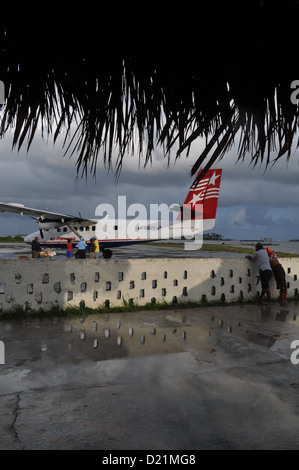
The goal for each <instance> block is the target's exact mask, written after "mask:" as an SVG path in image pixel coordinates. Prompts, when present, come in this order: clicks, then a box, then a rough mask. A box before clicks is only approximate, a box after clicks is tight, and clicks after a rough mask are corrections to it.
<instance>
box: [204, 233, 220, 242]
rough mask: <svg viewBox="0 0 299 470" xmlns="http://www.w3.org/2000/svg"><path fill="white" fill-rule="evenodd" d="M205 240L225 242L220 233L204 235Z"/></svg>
mask: <svg viewBox="0 0 299 470" xmlns="http://www.w3.org/2000/svg"><path fill="white" fill-rule="evenodd" d="M203 239H204V240H223V237H222V235H220V234H219V233H215V232H212V233H204V234H203Z"/></svg>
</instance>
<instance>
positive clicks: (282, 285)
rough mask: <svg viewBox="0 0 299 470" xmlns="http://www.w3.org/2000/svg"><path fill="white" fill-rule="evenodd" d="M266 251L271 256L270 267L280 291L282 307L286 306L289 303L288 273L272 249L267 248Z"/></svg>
mask: <svg viewBox="0 0 299 470" xmlns="http://www.w3.org/2000/svg"><path fill="white" fill-rule="evenodd" d="M266 251H267V253H268V256H269V260H270V266H271V268H272V271H273V274H274V278H275V282H276V289H279V290H280V298H279V300H280V303H281V305H285V304H286V303H287V292H288V289H287V283H286V273H285V270H284V268H283V266H282V265H281V264H280V262H279V260H278V257H277V255H276V254H275V253H274V252H273V251H272V250H271V249H270V248H266Z"/></svg>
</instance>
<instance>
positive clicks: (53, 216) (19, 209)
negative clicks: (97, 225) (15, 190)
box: [0, 202, 90, 224]
mask: <svg viewBox="0 0 299 470" xmlns="http://www.w3.org/2000/svg"><path fill="white" fill-rule="evenodd" d="M0 212H14V213H15V214H20V215H28V216H29V217H33V218H37V219H38V220H39V221H40V222H58V223H61V224H65V223H66V222H89V221H90V219H83V218H82V217H75V216H73V215H68V214H60V213H58V212H49V211H44V210H40V209H33V208H31V207H25V206H24V205H23V204H18V203H14V202H12V203H6V204H5V203H3V202H0Z"/></svg>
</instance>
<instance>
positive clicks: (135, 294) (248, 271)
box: [0, 258, 299, 311]
mask: <svg viewBox="0 0 299 470" xmlns="http://www.w3.org/2000/svg"><path fill="white" fill-rule="evenodd" d="M281 262H282V264H283V267H284V269H285V272H286V279H287V282H288V296H290V297H293V296H294V295H296V294H297V292H298V289H299V279H297V278H298V276H299V259H298V258H283V259H282V260H281ZM256 276H257V270H256V265H255V263H254V262H252V261H250V260H247V259H245V258H244V259H243V258H231V259H228V258H226V259H223V258H209V259H207V258H201V259H198V258H196V259H192V258H166V259H158V258H152V259H151V258H145V259H126V260H125V259H120V260H117V259H109V260H105V259H100V260H89V259H86V260H76V259H74V260H71V261H67V260H64V259H37V260H34V259H12V260H0V310H1V311H8V310H10V309H11V308H12V307H15V306H17V305H20V306H22V307H23V308H24V307H25V306H26V305H28V306H30V307H31V308H33V309H34V310H38V309H39V308H43V309H45V310H47V309H50V308H51V307H52V306H53V305H57V306H59V307H65V306H66V305H68V304H70V305H76V306H78V305H79V303H80V301H82V300H84V301H85V305H86V306H88V307H92V308H96V307H97V306H99V305H103V304H104V303H105V302H106V301H109V304H110V306H111V307H114V306H119V305H122V304H123V299H124V300H125V301H126V302H131V301H132V302H134V303H135V304H139V305H144V304H145V303H147V302H150V301H151V300H152V299H153V298H154V299H156V301H162V300H165V301H166V302H167V303H172V302H173V301H174V300H175V299H176V300H177V301H178V302H181V301H190V300H196V301H201V300H203V299H205V300H207V301H220V300H222V301H227V302H230V301H234V300H237V299H238V298H240V295H243V299H244V300H249V299H254V298H256V295H257V292H260V291H261V284H260V283H259V284H258V285H256ZM271 291H272V296H273V298H274V299H275V298H277V297H278V295H279V291H278V290H277V289H276V286H275V281H274V278H273V279H272V280H271Z"/></svg>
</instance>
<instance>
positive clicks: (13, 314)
mask: <svg viewBox="0 0 299 470" xmlns="http://www.w3.org/2000/svg"><path fill="white" fill-rule="evenodd" d="M298 297H299V296H294V297H292V298H291V297H288V302H292V301H298ZM256 303H257V299H256V298H251V299H244V298H243V297H238V298H236V299H235V300H234V301H231V302H226V301H224V302H223V301H221V300H215V301H206V300H202V301H182V302H177V303H167V302H166V301H155V302H148V303H147V304H145V305H138V303H135V302H126V301H125V300H123V304H122V305H121V306H118V307H110V306H109V301H106V302H104V303H103V304H102V305H99V306H98V307H97V308H91V307H86V305H85V302H84V301H81V302H80V305H79V306H76V305H68V306H67V307H65V308H59V307H54V306H53V307H52V309H49V310H44V309H39V310H33V309H31V308H30V307H22V306H21V305H17V306H15V307H12V308H11V309H10V310H8V311H5V312H2V313H0V321H1V320H8V319H23V318H47V317H48V318H49V317H50V318H52V317H64V318H66V317H67V318H70V317H86V316H88V315H98V314H107V313H127V312H144V311H149V310H151V311H153V310H157V311H162V310H168V311H169V310H170V311H171V310H183V309H190V308H203V307H223V308H225V307H226V306H229V305H250V304H256Z"/></svg>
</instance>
